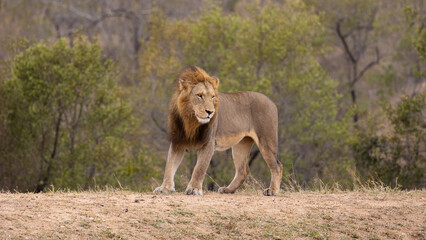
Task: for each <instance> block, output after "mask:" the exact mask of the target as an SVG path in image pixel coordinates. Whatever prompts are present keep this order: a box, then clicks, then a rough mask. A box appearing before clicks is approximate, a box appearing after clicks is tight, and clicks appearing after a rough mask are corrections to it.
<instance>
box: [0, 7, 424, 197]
mask: <svg viewBox="0 0 426 240" xmlns="http://www.w3.org/2000/svg"><path fill="white" fill-rule="evenodd" d="M0 20H1V24H0V46H1V47H0V189H2V190H11V191H36V192H40V191H45V190H46V189H48V188H49V187H50V186H51V185H53V186H55V188H64V189H93V188H96V187H99V186H106V185H110V186H114V187H123V188H130V189H133V190H139V191H145V190H152V189H153V187H156V186H157V185H159V184H160V183H161V179H162V175H163V171H164V166H165V160H166V153H167V148H168V141H167V134H166V132H167V126H166V119H167V109H168V101H169V99H170V96H171V94H172V91H173V89H174V88H173V85H174V81H175V79H176V76H177V73H178V72H179V70H180V69H182V68H183V67H184V66H186V65H188V64H192V65H198V66H200V67H202V68H204V69H205V70H206V71H207V72H208V73H210V74H212V75H215V76H218V77H219V78H220V79H221V86H220V89H219V90H220V91H221V92H228V91H242V90H250V91H259V92H262V93H264V94H266V95H268V96H269V97H270V98H271V99H272V100H273V101H274V102H275V103H276V104H277V107H278V109H279V158H280V160H281V162H282V163H283V164H284V166H285V171H284V178H283V183H282V187H283V189H284V190H294V189H296V190H297V189H312V188H316V187H318V186H320V187H321V186H339V187H340V188H342V189H354V188H356V187H357V186H358V185H362V184H368V183H369V181H374V182H379V183H381V184H383V185H386V186H391V187H400V188H403V189H421V188H425V187H426V176H425V171H426V159H425V155H426V154H425V152H426V146H425V128H426V122H425V120H426V118H425V109H426V101H425V91H426V82H425V74H426V72H425V61H426V29H425V23H426V15H425V9H424V2H423V0H411V1H386V0H360V1H351V0H340V1H333V0H220V1H198V0H180V1H166V0H157V1H151V0H124V1H115V0H96V1H71V0H61V1H59V0H33V1H28V0H1V1H0ZM266 124H267V123H266ZM195 162H196V154H195V153H194V152H189V153H187V154H186V156H185V161H184V162H183V164H182V165H181V167H180V169H179V171H178V173H177V176H176V183H177V190H182V189H184V188H185V185H186V184H187V183H188V181H189V178H190V176H191V171H192V168H193V167H194V165H195ZM250 169H251V172H252V178H250V179H249V184H252V186H253V185H262V184H264V183H266V182H268V180H269V170H268V168H267V166H266V164H265V162H264V161H263V160H262V157H261V155H260V154H259V151H258V149H257V148H256V147H254V148H253V150H252V153H251V156H250ZM233 175H234V167H233V162H232V158H231V154H230V151H225V152H219V153H216V154H215V156H214V157H213V159H212V162H211V164H210V168H209V169H208V176H207V177H206V180H205V182H204V183H205V188H207V189H209V190H215V189H217V188H218V187H219V186H223V185H225V184H227V183H229V182H230V181H231V180H232V178H233Z"/></svg>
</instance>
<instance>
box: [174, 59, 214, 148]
mask: <svg viewBox="0 0 426 240" xmlns="http://www.w3.org/2000/svg"><path fill="white" fill-rule="evenodd" d="M218 86H219V79H218V78H216V77H211V76H209V75H208V74H207V73H206V72H205V71H204V70H203V69H201V68H199V67H196V66H189V67H186V68H185V69H183V70H182V71H181V73H180V74H179V76H178V84H177V88H176V91H175V93H174V95H173V97H172V100H171V102H170V113H169V133H170V137H171V140H172V142H173V140H177V139H176V138H180V139H179V141H182V140H183V139H186V140H187V141H188V142H193V141H197V140H201V139H199V138H204V137H205V136H201V135H203V132H204V131H205V130H204V129H209V128H210V125H211V123H212V122H213V120H214V119H215V117H216V112H217V109H218V106H219V98H218V97H217V94H218V92H217V88H218ZM182 135H184V136H182ZM182 137H184V138H183V139H182Z"/></svg>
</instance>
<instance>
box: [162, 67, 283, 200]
mask: <svg viewBox="0 0 426 240" xmlns="http://www.w3.org/2000/svg"><path fill="white" fill-rule="evenodd" d="M218 86H219V79H218V78H217V77H214V76H209V75H208V74H207V73H206V72H205V71H204V70H203V69H201V68H199V67H197V66H188V67H186V68H184V69H183V70H182V71H181V72H180V74H179V76H178V80H177V87H176V90H175V92H174V94H173V96H172V98H171V101H170V107H169V115H168V134H169V139H170V142H171V143H170V147H169V151H168V156H167V162H166V168H165V173H164V179H163V183H162V184H161V186H160V187H157V188H156V189H155V190H154V192H155V193H172V192H174V191H175V188H174V175H175V173H176V171H177V169H178V167H179V165H180V164H181V162H182V159H183V156H184V153H185V152H186V150H190V149H195V150H197V151H198V154H197V163H196V165H195V168H194V171H193V173H192V178H191V180H190V182H189V184H188V187H187V188H186V190H185V194H187V195H203V190H202V185H203V180H204V177H205V175H206V171H207V168H208V166H209V164H210V161H211V158H212V156H213V153H214V151H215V150H218V151H224V150H226V149H229V148H232V158H233V160H234V165H235V177H234V179H233V180H232V182H231V183H230V184H229V185H228V186H226V187H221V188H219V190H218V192H219V193H234V192H235V191H236V190H237V189H238V188H239V187H240V186H241V185H242V184H243V182H244V181H245V179H246V177H247V175H248V174H249V172H250V169H249V165H248V161H249V155H250V150H251V148H252V146H253V144H254V143H256V144H257V146H258V147H259V150H260V153H261V154H262V156H263V158H264V160H265V161H266V164H267V165H268V167H269V169H270V171H271V182H270V186H269V188H267V189H265V190H264V192H263V194H264V195H265V196H272V195H277V194H278V193H279V190H280V183H281V177H282V171H283V166H282V164H281V162H280V161H279V160H278V158H277V150H278V110H277V107H276V105H275V104H274V103H273V102H272V101H271V100H270V99H269V98H268V97H266V96H265V95H263V94H261V93H258V92H234V93H218V91H217V90H218Z"/></svg>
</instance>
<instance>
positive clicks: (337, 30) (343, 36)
mask: <svg viewBox="0 0 426 240" xmlns="http://www.w3.org/2000/svg"><path fill="white" fill-rule="evenodd" d="M342 21H343V19H340V20H339V21H337V23H336V32H337V36H339V38H340V40H341V41H342V43H343V46H344V48H345V52H346V54H348V56H349V58H350V60H351V61H352V62H353V63H356V62H357V61H358V60H357V59H355V57H354V56H353V54H352V52H351V50H350V49H349V46H348V43H347V42H346V37H347V36H346V37H345V35H343V34H342V31H341V29H340V24H341V22H342ZM351 31H352V30H351Z"/></svg>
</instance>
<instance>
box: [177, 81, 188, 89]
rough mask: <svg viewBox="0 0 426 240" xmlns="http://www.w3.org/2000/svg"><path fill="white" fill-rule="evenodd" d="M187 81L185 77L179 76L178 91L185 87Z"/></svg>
mask: <svg viewBox="0 0 426 240" xmlns="http://www.w3.org/2000/svg"><path fill="white" fill-rule="evenodd" d="M186 85H187V82H186V80H185V79H182V78H179V91H182V90H184V89H186Z"/></svg>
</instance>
